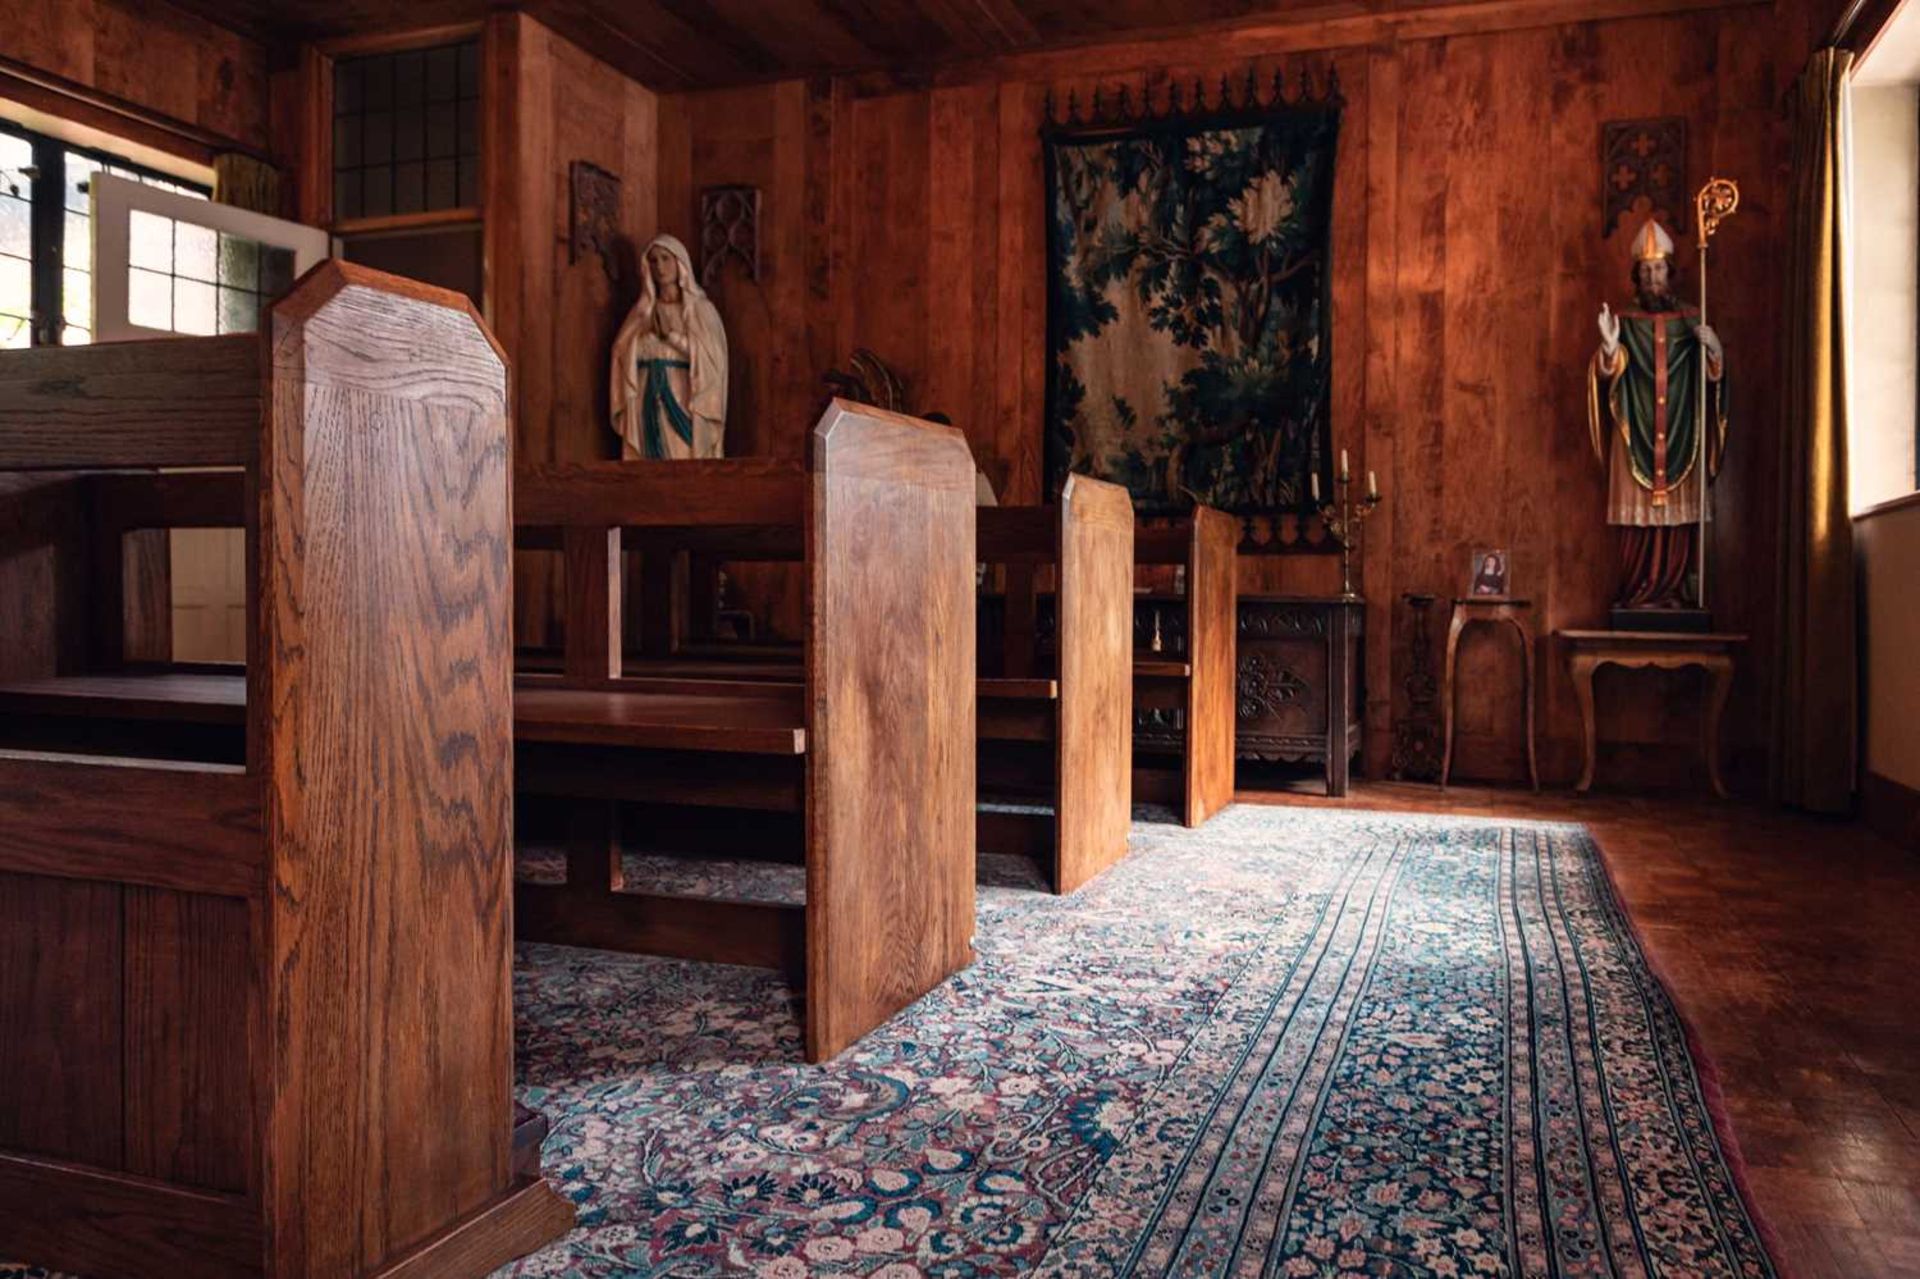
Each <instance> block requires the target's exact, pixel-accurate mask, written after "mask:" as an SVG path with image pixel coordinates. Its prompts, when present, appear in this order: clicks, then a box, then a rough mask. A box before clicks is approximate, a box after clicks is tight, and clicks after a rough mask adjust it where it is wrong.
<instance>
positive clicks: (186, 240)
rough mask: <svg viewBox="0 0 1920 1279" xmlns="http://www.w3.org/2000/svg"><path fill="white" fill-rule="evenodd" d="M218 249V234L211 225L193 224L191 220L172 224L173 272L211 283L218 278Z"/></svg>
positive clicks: (190, 278)
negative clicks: (216, 264) (216, 263)
mask: <svg viewBox="0 0 1920 1279" xmlns="http://www.w3.org/2000/svg"><path fill="white" fill-rule="evenodd" d="M218 250H219V234H218V233H217V232H216V231H214V229H213V228H212V227H205V226H195V225H194V224H193V223H191V222H176V223H174V224H173V254H174V256H173V269H174V273H175V274H177V275H184V276H186V277H187V278H188V279H189V280H204V281H205V282H206V283H208V284H212V283H213V282H214V281H215V280H217V279H218V278H219V276H218V274H217V273H216V266H215V262H216V260H217V254H218Z"/></svg>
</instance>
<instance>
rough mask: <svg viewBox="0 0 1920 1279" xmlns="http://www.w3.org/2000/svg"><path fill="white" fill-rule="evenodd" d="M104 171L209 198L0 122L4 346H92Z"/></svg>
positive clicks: (0, 342) (199, 189)
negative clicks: (93, 199)
mask: <svg viewBox="0 0 1920 1279" xmlns="http://www.w3.org/2000/svg"><path fill="white" fill-rule="evenodd" d="M99 173H110V174H114V175H116V176H118V177H123V178H127V179H129V180H131V181H134V182H139V183H140V184H142V185H143V186H151V187H157V188H159V189H161V190H165V191H172V192H175V193H176V194H179V195H184V196H188V197H190V198H193V199H201V200H204V199H206V198H207V197H208V195H209V192H208V190H207V188H206V187H203V186H198V185H195V184H194V183H191V182H182V181H180V180H179V179H177V178H174V177H171V176H169V175H167V174H164V173H160V172H157V171H155V170H153V169H148V168H145V167H143V166H141V165H138V164H135V163H133V162H132V161H130V160H127V159H126V158H124V157H122V156H117V155H113V154H111V153H109V152H104V151H96V150H92V149H90V148H86V147H77V146H73V145H71V144H69V143H65V142H62V141H60V140H59V139H57V138H50V137H47V136H45V135H44V134H39V133H34V132H32V131H30V130H27V129H24V128H21V127H20V126H18V125H14V124H12V123H10V122H7V121H0V347H23V346H44V345H51V344H54V343H61V344H64V345H66V346H78V345H83V344H85V343H88V342H91V341H92V340H93V328H94V325H93V227H92V212H91V208H92V206H91V204H90V202H89V200H88V194H87V184H88V183H89V181H91V180H92V178H93V176H94V175H95V174H99ZM212 331H213V330H208V332H212Z"/></svg>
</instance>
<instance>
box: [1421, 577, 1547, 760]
mask: <svg viewBox="0 0 1920 1279" xmlns="http://www.w3.org/2000/svg"><path fill="white" fill-rule="evenodd" d="M1532 607H1533V602H1532V601H1531V600H1525V599H1520V598H1517V597H1515V596H1512V595H1462V596H1459V597H1457V598H1456V599H1455V600H1454V601H1453V620H1452V621H1451V622H1449V623H1448V625H1447V665H1446V670H1445V673H1444V676H1443V678H1444V680H1445V685H1444V688H1443V689H1442V691H1441V694H1440V697H1441V701H1442V702H1443V703H1444V704H1445V706H1446V719H1447V725H1446V746H1445V748H1444V750H1443V751H1442V753H1441V756H1440V786H1441V788H1442V789H1443V790H1444V789H1445V788H1446V785H1447V780H1448V779H1449V778H1450V777H1452V775H1453V719H1454V703H1455V701H1456V700H1457V699H1458V694H1459V690H1458V689H1457V688H1456V687H1455V685H1454V679H1453V668H1454V661H1455V659H1456V658H1457V657H1458V656H1459V654H1460V633H1461V632H1462V631H1464V630H1466V629H1467V627H1469V626H1472V625H1473V624H1474V623H1476V622H1493V623H1501V622H1504V623H1506V624H1507V625H1509V626H1511V627H1513V629H1514V631H1515V633H1517V634H1518V635H1519V636H1520V687H1521V689H1522V691H1523V692H1524V694H1525V699H1526V707H1527V711H1526V714H1527V781H1528V782H1530V783H1532V785H1533V788H1534V789H1535V790H1539V789H1540V766H1539V764H1538V762H1537V761H1536V758H1535V754H1534V744H1533V616H1532V612H1531V609H1532Z"/></svg>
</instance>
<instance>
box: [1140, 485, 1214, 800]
mask: <svg viewBox="0 0 1920 1279" xmlns="http://www.w3.org/2000/svg"><path fill="white" fill-rule="evenodd" d="M1239 540H1240V524H1239V521H1238V520H1236V519H1234V518H1233V517H1232V516H1231V515H1228V514H1227V513H1226V512H1224V511H1217V510H1214V509H1213V508H1212V507H1209V506H1202V507H1197V508H1195V510H1194V512H1193V514H1192V515H1191V516H1187V517H1185V518H1182V519H1177V520H1172V521H1169V522H1167V523H1166V524H1165V525H1164V526H1160V527H1154V528H1144V529H1141V530H1139V532H1137V533H1136V534H1135V535H1134V542H1133V552H1134V558H1135V560H1136V562H1138V563H1140V564H1154V565H1165V564H1178V565H1184V566H1185V568H1186V570H1187V572H1186V589H1185V591H1184V593H1183V599H1182V607H1183V609H1184V611H1185V614H1186V625H1185V627H1184V630H1185V634H1186V650H1185V651H1184V652H1183V653H1181V654H1179V656H1178V660H1173V661H1165V660H1153V659H1151V658H1149V657H1148V656H1147V655H1146V654H1136V656H1135V662H1134V681H1133V698H1134V706H1135V708H1136V709H1139V710H1150V709H1177V710H1179V711H1180V712H1181V718H1182V721H1183V724H1182V730H1181V734H1180V739H1181V740H1180V753H1179V757H1178V758H1179V764H1178V767H1177V768H1176V769H1172V770H1167V769H1163V768H1160V767H1157V766H1156V765H1157V764H1158V760H1156V759H1155V758H1153V757H1152V756H1150V755H1149V754H1147V753H1146V752H1143V751H1141V750H1139V749H1137V748H1136V750H1135V751H1134V769H1135V777H1136V780H1135V788H1136V790H1140V791H1142V792H1143V793H1145V792H1149V791H1152V792H1155V798H1156V800H1157V799H1158V798H1159V797H1160V795H1159V793H1158V792H1159V789H1160V788H1159V786H1158V785H1157V783H1159V781H1160V778H1159V776H1157V774H1161V773H1163V772H1173V773H1175V776H1173V777H1171V778H1169V779H1167V781H1168V785H1167V786H1166V792H1167V793H1166V798H1167V799H1169V800H1171V801H1172V802H1173V803H1174V805H1175V806H1176V807H1177V808H1178V809H1179V812H1180V820H1181V821H1182V822H1183V823H1184V824H1185V825H1188V826H1199V825H1201V824H1202V823H1204V822H1205V821H1206V820H1207V819H1208V818H1209V817H1212V816H1213V815H1214V814H1215V813H1217V812H1219V811H1220V810H1221V809H1223V808H1225V807H1226V806H1227V805H1228V804H1231V803H1232V802H1233V726H1234V680H1235V660H1236V659H1235V657H1234V652H1235V636H1236V627H1237V626H1238V617H1237V613H1238V600H1239V590H1238V584H1237V563H1236V559H1235V555H1236V550H1237V547H1238V544H1239Z"/></svg>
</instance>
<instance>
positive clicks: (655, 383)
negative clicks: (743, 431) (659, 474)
mask: <svg viewBox="0 0 1920 1279" xmlns="http://www.w3.org/2000/svg"><path fill="white" fill-rule="evenodd" d="M642 262H643V266H642V269H641V272H640V280H641V282H640V300H639V301H638V302H636V303H634V306H633V310H632V311H630V312H628V314H627V319H626V323H624V324H622V325H621V326H620V332H619V334H618V335H617V336H616V337H615V338H614V340H613V373H612V387H611V391H612V401H611V402H612V408H613V429H614V433H615V434H617V435H619V436H620V438H621V440H622V441H623V442H624V443H623V447H622V448H621V455H622V456H623V457H628V458H653V457H667V458H689V457H720V456H722V455H723V453H724V437H725V432H726V422H727V333H726V329H725V328H724V327H723V326H722V325H721V323H720V313H719V312H718V311H717V310H715V309H714V306H713V303H712V302H711V301H710V300H709V299H708V298H707V294H706V290H704V289H702V288H701V287H700V283H699V280H698V279H696V278H695V276H694V273H693V259H692V258H691V257H690V256H689V255H688V253H687V246H686V245H684V244H682V243H680V241H679V240H677V239H675V238H674V237H673V236H670V235H657V236H655V237H654V238H653V241H652V242H651V243H650V244H648V245H647V249H646V252H645V254H643V255H642Z"/></svg>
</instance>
